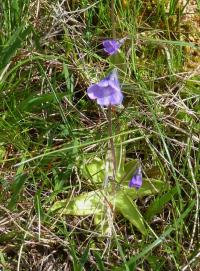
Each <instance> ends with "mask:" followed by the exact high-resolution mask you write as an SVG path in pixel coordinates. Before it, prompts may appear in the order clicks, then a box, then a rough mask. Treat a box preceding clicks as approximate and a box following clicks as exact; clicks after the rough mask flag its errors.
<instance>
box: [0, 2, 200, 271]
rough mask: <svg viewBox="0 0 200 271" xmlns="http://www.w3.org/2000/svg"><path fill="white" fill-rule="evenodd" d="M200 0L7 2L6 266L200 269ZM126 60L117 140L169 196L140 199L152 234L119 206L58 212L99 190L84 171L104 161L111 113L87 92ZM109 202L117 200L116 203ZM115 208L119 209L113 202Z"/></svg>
mask: <svg viewBox="0 0 200 271" xmlns="http://www.w3.org/2000/svg"><path fill="white" fill-rule="evenodd" d="M198 5H199V3H198V1H197V3H195V4H193V3H190V1H185V6H184V4H181V3H180V2H179V1H172V0H171V1H153V2H152V1H128V0H127V1H116V5H115V12H114V15H115V29H116V36H117V38H119V39H120V38H123V37H125V36H126V37H127V40H126V42H125V45H124V46H122V47H121V49H120V54H119V56H120V57H119V59H118V60H117V61H118V63H116V59H115V60H114V61H113V58H112V57H111V58H108V57H106V56H105V54H104V53H103V50H102V47H101V42H102V40H103V39H105V38H110V37H112V35H113V33H112V32H113V31H112V20H111V14H110V1H99V2H96V3H93V1H88V0H86V1H67V0H66V1H28V0H26V1H20V0H14V1H8V0H3V1H2V4H1V5H0V18H1V20H0V26H1V37H0V53H1V54H0V95H1V111H0V114H1V118H0V161H1V162H0V213H1V219H0V267H2V268H3V269H4V270H32V269H37V270H39V269H41V270H115V269H116V270H183V271H184V270H198V263H199V244H198V234H199V187H198V186H199V183H198V182H199V178H200V172H199V161H200V152H199V142H200V138H199V132H200V125H199V117H200V115H199V113H200V106H199V101H200V99H199V93H200V89H199V71H200V63H199V34H200V32H199V28H198V26H197V21H198V20H197V18H198V16H199V7H198ZM115 66H117V67H118V69H119V75H120V82H121V84H122V91H123V93H124V96H125V99H124V103H123V106H122V107H120V108H117V109H116V110H115V112H113V119H112V123H113V131H114V132H115V134H114V135H113V139H116V134H117V135H120V136H121V138H123V139H122V140H121V141H122V142H121V143H122V146H124V147H126V155H127V157H126V160H127V161H130V159H135V160H140V161H141V163H142V168H143V175H144V177H145V178H147V179H151V178H152V179H157V180H162V181H164V182H165V183H166V184H167V187H168V189H167V191H166V190H165V191H163V192H161V193H159V194H158V195H155V196H154V195H151V196H147V197H143V198H141V199H138V200H137V206H138V207H139V210H140V212H141V214H142V216H143V217H144V223H145V226H146V227H147V229H148V235H147V236H143V235H142V234H141V233H140V232H139V231H138V230H137V229H136V228H135V227H134V226H133V225H130V223H129V222H128V221H127V220H126V219H125V218H123V216H121V215H119V214H114V213H112V212H111V213H110V216H111V219H110V225H111V227H112V234H111V236H109V237H108V236H107V235H106V236H102V234H101V233H100V231H99V230H98V227H96V226H95V224H94V223H93V222H94V219H93V218H94V217H93V216H84V217H83V216H79V217H78V216H66V215H64V214H62V212H57V213H56V212H55V213H52V212H51V211H50V208H51V207H52V206H53V204H54V203H55V202H57V201H59V200H66V199H67V200H70V199H73V198H75V197H76V196H78V195H80V194H81V193H84V192H88V191H93V190H94V189H97V188H99V187H98V184H96V183H93V182H92V181H91V180H89V179H87V178H84V177H83V175H84V174H83V172H82V166H83V165H85V163H90V162H91V161H92V159H94V158H95V157H99V158H101V159H104V158H105V155H106V151H107V148H108V142H109V139H110V137H109V134H108V131H107V127H108V121H107V118H106V114H105V110H104V111H103V110H102V109H101V108H100V107H98V106H97V104H96V103H95V102H93V101H90V100H89V99H88V97H87V95H86V90H87V87H88V86H89V85H90V84H91V82H97V81H99V80H100V79H102V78H103V77H104V76H105V75H107V74H108V70H109V69H111V68H113V67H115ZM109 208H110V207H109V206H108V209H109ZM109 210H111V209H109Z"/></svg>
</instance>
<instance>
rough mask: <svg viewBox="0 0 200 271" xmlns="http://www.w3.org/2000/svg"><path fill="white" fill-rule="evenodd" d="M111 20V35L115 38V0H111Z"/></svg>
mask: <svg viewBox="0 0 200 271" xmlns="http://www.w3.org/2000/svg"><path fill="white" fill-rule="evenodd" d="M111 20H112V37H113V39H116V30H115V0H111Z"/></svg>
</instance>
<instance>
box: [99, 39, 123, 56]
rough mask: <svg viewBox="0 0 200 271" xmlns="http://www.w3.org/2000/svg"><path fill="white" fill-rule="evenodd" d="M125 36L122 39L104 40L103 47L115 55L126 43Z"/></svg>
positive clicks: (108, 52)
mask: <svg viewBox="0 0 200 271" xmlns="http://www.w3.org/2000/svg"><path fill="white" fill-rule="evenodd" d="M124 41H125V38H123V39H121V40H104V41H103V47H104V48H103V49H104V51H105V52H106V53H107V54H109V55H114V54H116V53H117V52H118V50H119V48H120V47H121V45H122V44H123V43H124Z"/></svg>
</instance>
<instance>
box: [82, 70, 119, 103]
mask: <svg viewBox="0 0 200 271" xmlns="http://www.w3.org/2000/svg"><path fill="white" fill-rule="evenodd" d="M87 94H88V96H89V98H90V99H92V100H97V103H98V104H99V105H101V106H110V105H120V104H121V103H122V101H123V94H122V91H121V88H120V84H119V79H118V75H117V70H116V69H114V70H113V71H112V72H111V73H110V74H109V75H108V76H106V77H105V78H104V79H102V80H101V81H100V82H98V83H96V84H92V85H91V86H89V88H88V89H87Z"/></svg>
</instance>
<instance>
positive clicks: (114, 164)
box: [107, 105, 117, 180]
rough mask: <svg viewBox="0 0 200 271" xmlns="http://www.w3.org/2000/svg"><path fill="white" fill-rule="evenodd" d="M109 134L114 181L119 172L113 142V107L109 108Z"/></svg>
mask: <svg viewBox="0 0 200 271" xmlns="http://www.w3.org/2000/svg"><path fill="white" fill-rule="evenodd" d="M107 119H108V133H109V136H110V148H111V153H112V161H113V179H114V180H115V176H116V171H117V165H116V155H115V146H114V140H113V137H112V135H113V133H112V110H111V105H109V106H108V114H107Z"/></svg>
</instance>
